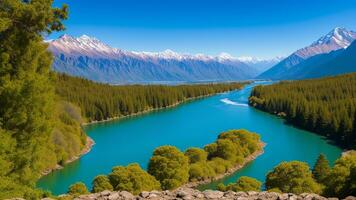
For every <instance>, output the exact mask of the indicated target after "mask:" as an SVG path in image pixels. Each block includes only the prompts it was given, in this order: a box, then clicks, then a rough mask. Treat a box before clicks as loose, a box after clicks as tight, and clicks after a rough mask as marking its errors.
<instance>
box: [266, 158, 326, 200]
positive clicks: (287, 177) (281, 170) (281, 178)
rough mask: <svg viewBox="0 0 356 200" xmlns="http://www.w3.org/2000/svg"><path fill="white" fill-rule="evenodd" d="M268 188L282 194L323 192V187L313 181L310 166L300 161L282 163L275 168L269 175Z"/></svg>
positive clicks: (267, 179)
mask: <svg viewBox="0 0 356 200" xmlns="http://www.w3.org/2000/svg"><path fill="white" fill-rule="evenodd" d="M266 188H267V190H269V189H273V188H278V189H279V190H281V191H282V192H286V193H295V194H301V193H305V192H309V193H317V194H320V192H321V187H320V185H319V184H318V183H317V182H316V181H315V180H314V179H313V176H312V172H311V171H310V169H309V166H308V164H307V163H304V162H299V161H292V162H282V163H281V164H279V165H278V166H277V167H275V168H274V169H273V171H271V172H270V173H268V175H267V178H266Z"/></svg>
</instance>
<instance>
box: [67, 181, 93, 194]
mask: <svg viewBox="0 0 356 200" xmlns="http://www.w3.org/2000/svg"><path fill="white" fill-rule="evenodd" d="M67 193H68V194H70V195H74V196H79V195H82V194H87V193H89V192H88V189H87V186H85V184H84V183H82V182H78V183H75V184H73V185H71V186H69V189H68V192H67Z"/></svg>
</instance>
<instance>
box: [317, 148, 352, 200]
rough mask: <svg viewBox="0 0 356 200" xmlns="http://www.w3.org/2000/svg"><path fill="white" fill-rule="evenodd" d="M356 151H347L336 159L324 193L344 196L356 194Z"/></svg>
mask: <svg viewBox="0 0 356 200" xmlns="http://www.w3.org/2000/svg"><path fill="white" fill-rule="evenodd" d="M355 169H356V152H355V151H350V152H349V153H345V154H344V155H343V156H342V157H341V158H339V159H338V160H336V161H335V165H334V167H333V168H332V170H331V172H330V174H329V176H328V177H327V178H326V181H325V186H326V188H325V191H324V194H325V195H327V196H337V197H340V198H344V197H346V196H349V195H353V196H356V181H355V180H356V179H355Z"/></svg>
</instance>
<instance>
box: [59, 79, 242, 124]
mask: <svg viewBox="0 0 356 200" xmlns="http://www.w3.org/2000/svg"><path fill="white" fill-rule="evenodd" d="M243 85H244V84H243V83H221V84H196V85H178V86H164V85H123V86H112V85H107V84H100V83H95V82H92V81H89V80H86V79H82V78H75V77H70V76H67V75H64V74H58V75H57V76H56V93H57V94H58V95H59V96H60V97H61V98H62V99H63V100H65V101H68V102H72V103H73V104H75V105H77V106H79V107H80V108H81V110H82V114H83V116H84V117H85V118H86V119H87V120H88V121H96V120H105V119H109V118H112V117H120V116H127V115H130V114H135V113H138V112H142V111H147V110H151V109H157V108H164V107H167V106H172V105H175V104H177V103H179V102H182V101H184V100H187V99H190V98H195V97H201V96H205V95H211V94H215V93H219V92H226V91H230V90H235V89H240V88H241V87H242V86H243Z"/></svg>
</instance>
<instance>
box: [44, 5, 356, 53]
mask: <svg viewBox="0 0 356 200" xmlns="http://www.w3.org/2000/svg"><path fill="white" fill-rule="evenodd" d="M63 3H66V4H68V5H69V10H70V15H69V17H70V18H69V19H68V20H67V21H66V22H65V24H66V27H67V30H66V31H65V33H68V34H70V35H73V36H80V35H82V34H86V35H89V36H94V37H96V38H98V39H100V40H102V41H104V42H105V43H107V44H109V45H111V46H114V47H117V48H121V49H125V50H134V51H163V50H165V49H172V50H174V51H177V52H181V53H191V54H196V53H204V54H209V55H217V54H219V53H220V52H227V53H229V54H231V55H233V56H257V57H260V58H270V57H275V56H281V55H288V54H290V53H291V52H293V51H294V50H296V49H298V48H301V47H304V46H306V45H309V44H310V43H312V42H313V41H314V40H316V39H318V38H319V37H320V36H322V35H324V34H326V33H328V32H329V31H330V30H331V29H333V28H334V27H345V28H347V29H351V30H356V0H150V1H149V0H146V1H144V0H100V1H99V0H55V6H59V5H61V4H63ZM61 34H64V32H61V33H56V34H52V35H51V36H50V38H56V37H58V36H59V35H61Z"/></svg>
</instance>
